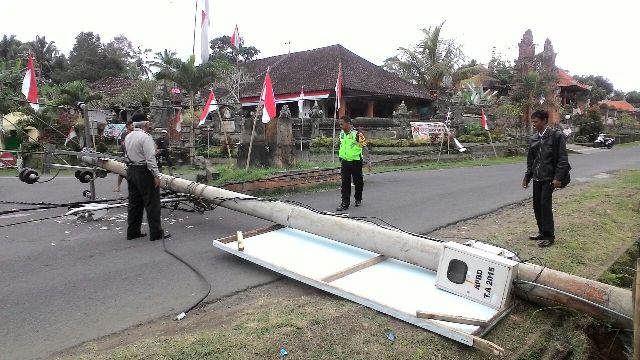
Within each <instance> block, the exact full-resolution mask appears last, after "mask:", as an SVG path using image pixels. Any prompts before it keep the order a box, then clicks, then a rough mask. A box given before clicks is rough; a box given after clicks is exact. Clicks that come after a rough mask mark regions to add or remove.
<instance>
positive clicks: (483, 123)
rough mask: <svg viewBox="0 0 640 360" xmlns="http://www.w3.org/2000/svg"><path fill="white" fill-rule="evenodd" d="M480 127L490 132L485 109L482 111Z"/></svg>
mask: <svg viewBox="0 0 640 360" xmlns="http://www.w3.org/2000/svg"><path fill="white" fill-rule="evenodd" d="M480 127H482V128H483V129H485V130H489V122H488V121H487V115H485V114H484V109H482V116H480Z"/></svg>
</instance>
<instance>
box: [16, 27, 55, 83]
mask: <svg viewBox="0 0 640 360" xmlns="http://www.w3.org/2000/svg"><path fill="white" fill-rule="evenodd" d="M24 46H25V48H26V49H27V50H28V51H31V54H33V58H34V61H35V62H36V64H35V65H36V67H37V69H38V70H39V71H38V75H39V76H40V78H41V79H43V80H47V81H51V73H52V72H53V63H54V61H55V60H56V57H57V56H58V55H59V53H60V52H59V51H58V48H57V47H56V43H55V41H47V39H46V37H45V36H39V35H36V39H35V40H34V41H29V42H28V43H26V44H24Z"/></svg>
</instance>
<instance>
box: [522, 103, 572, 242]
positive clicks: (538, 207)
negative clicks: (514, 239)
mask: <svg viewBox="0 0 640 360" xmlns="http://www.w3.org/2000/svg"><path fill="white" fill-rule="evenodd" d="M548 123H549V113H548V112H546V111H544V110H538V111H535V112H534V113H533V114H532V115H531V124H532V125H533V128H534V129H535V130H536V134H535V135H533V137H532V138H531V144H530V146H529V153H528V155H527V171H526V173H525V175H524V179H522V187H523V188H525V189H526V188H528V187H529V182H530V181H531V180H532V179H533V211H534V213H535V216H536V222H537V223H538V234H537V235H534V236H530V237H529V239H531V240H538V241H540V243H538V246H540V247H546V246H551V245H553V242H554V241H555V239H556V237H555V229H554V222H553V210H552V196H553V190H554V189H559V188H561V187H562V186H563V185H566V181H567V179H568V173H569V170H570V169H571V167H570V166H569V157H568V155H567V144H566V142H565V139H564V136H563V134H562V132H561V131H559V130H554V129H551V128H549V126H548ZM563 182H565V184H563Z"/></svg>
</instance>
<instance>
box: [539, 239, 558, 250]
mask: <svg viewBox="0 0 640 360" xmlns="http://www.w3.org/2000/svg"><path fill="white" fill-rule="evenodd" d="M553 242H554V240H553V239H544V240H543V241H541V242H539V243H538V246H539V247H541V248H543V247H547V246H551V245H553Z"/></svg>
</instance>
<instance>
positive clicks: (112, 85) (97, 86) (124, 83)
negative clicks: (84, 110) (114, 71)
mask: <svg viewBox="0 0 640 360" xmlns="http://www.w3.org/2000/svg"><path fill="white" fill-rule="evenodd" d="M135 81H136V80H131V79H127V78H119V77H107V78H104V79H100V80H98V81H96V82H94V83H91V84H90V85H89V87H90V88H91V89H92V90H93V91H94V92H96V93H97V94H99V95H102V97H107V98H109V97H114V96H118V95H120V94H122V93H123V92H124V91H125V90H127V89H128V88H129V87H131V84H133V83H134V82H135Z"/></svg>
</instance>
